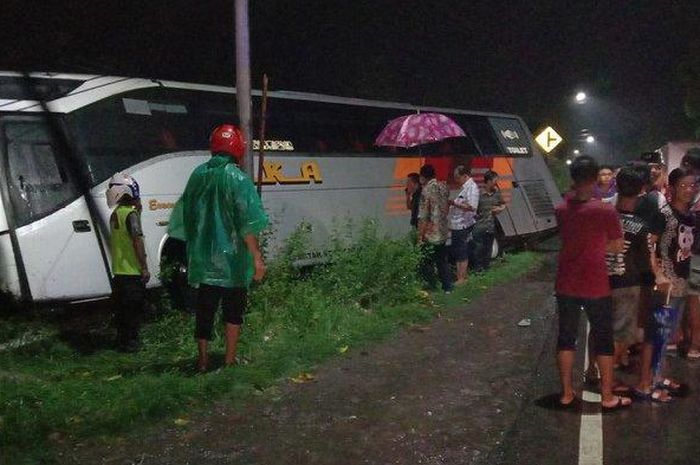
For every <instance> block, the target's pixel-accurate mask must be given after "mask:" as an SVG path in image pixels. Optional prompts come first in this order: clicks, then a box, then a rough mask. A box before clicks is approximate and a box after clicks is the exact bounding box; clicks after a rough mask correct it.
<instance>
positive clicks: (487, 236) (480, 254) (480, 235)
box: [469, 229, 496, 271]
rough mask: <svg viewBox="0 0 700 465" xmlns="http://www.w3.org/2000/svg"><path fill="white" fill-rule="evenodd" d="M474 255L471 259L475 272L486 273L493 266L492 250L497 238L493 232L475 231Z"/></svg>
mask: <svg viewBox="0 0 700 465" xmlns="http://www.w3.org/2000/svg"><path fill="white" fill-rule="evenodd" d="M472 237H473V239H472V241H473V244H472V248H471V250H472V254H471V257H470V258H469V261H470V262H471V269H472V270H473V271H485V270H488V268H489V266H491V249H492V248H493V240H494V238H495V237H496V236H495V234H494V233H493V232H491V231H486V230H484V229H475V230H474V234H473V236H472Z"/></svg>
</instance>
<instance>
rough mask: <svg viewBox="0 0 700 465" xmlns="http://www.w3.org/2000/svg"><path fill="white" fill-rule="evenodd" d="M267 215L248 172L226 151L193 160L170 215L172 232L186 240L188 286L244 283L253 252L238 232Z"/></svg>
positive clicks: (251, 230)
mask: <svg viewBox="0 0 700 465" xmlns="http://www.w3.org/2000/svg"><path fill="white" fill-rule="evenodd" d="M267 224H268V218H267V214H266V213H265V210H264V209H263V206H262V202H261V201H260V197H258V194H257V192H256V191H255V186H254V185H253V182H252V181H251V180H250V178H249V177H248V176H247V175H246V174H245V173H243V171H241V170H240V169H239V168H238V167H237V166H236V165H235V163H233V159H232V158H231V157H229V156H225V155H215V156H213V157H212V158H211V159H210V160H209V161H208V162H206V163H204V164H202V165H200V166H198V167H197V168H196V169H195V170H194V172H193V173H192V175H191V176H190V179H189V181H188V182H187V187H186V188H185V192H183V193H182V197H181V198H180V200H179V201H178V202H177V205H176V206H175V209H174V210H173V213H172V215H171V218H170V229H169V231H168V232H169V234H170V236H171V237H174V238H177V239H182V240H184V241H186V242H187V263H188V270H187V275H188V280H189V283H190V285H191V286H194V287H198V286H199V285H200V284H202V283H204V284H209V285H212V286H220V287H248V286H249V285H250V281H251V280H252V278H253V273H254V268H253V258H252V256H251V255H250V253H249V252H248V248H247V247H246V245H245V242H244V241H243V238H244V237H245V236H246V235H248V234H254V235H257V234H259V233H260V232H261V231H262V230H263V229H265V228H266V227H267Z"/></svg>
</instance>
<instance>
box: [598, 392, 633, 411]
mask: <svg viewBox="0 0 700 465" xmlns="http://www.w3.org/2000/svg"><path fill="white" fill-rule="evenodd" d="M623 399H628V400H629V398H627V397H620V396H617V402H615V405H611V406H610V407H606V406H605V405H603V404H602V403H601V404H600V407H601V410H602V411H603V413H604V414H607V413H614V412H617V411H618V410H622V409H626V408H627V407H629V406H630V405H632V400H629V403H625V401H624V400H623Z"/></svg>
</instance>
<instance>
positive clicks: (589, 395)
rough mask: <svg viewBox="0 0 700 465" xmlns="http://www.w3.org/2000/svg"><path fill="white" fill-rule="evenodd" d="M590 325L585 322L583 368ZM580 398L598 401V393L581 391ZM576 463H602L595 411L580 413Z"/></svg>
mask: <svg viewBox="0 0 700 465" xmlns="http://www.w3.org/2000/svg"><path fill="white" fill-rule="evenodd" d="M590 330H591V325H590V324H588V323H587V324H586V342H585V344H583V348H584V353H585V354H586V355H585V360H584V362H583V363H584V365H583V369H584V370H585V369H586V367H587V366H588V362H589V360H588V333H589V332H590ZM581 399H582V400H583V401H584V402H600V394H596V393H595V392H590V391H586V390H585V389H584V390H583V391H582V394H581ZM578 465H603V415H602V414H601V413H600V411H597V412H596V413H591V414H588V413H585V412H584V413H583V414H582V415H581V431H580V432H579V443H578Z"/></svg>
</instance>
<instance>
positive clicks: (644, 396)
mask: <svg viewBox="0 0 700 465" xmlns="http://www.w3.org/2000/svg"><path fill="white" fill-rule="evenodd" d="M632 397H633V398H634V399H636V400H641V401H645V402H655V403H658V404H668V403H669V402H673V396H671V395H670V394H669V393H668V391H667V390H665V389H654V390H649V391H642V390H640V389H633V390H632Z"/></svg>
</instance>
